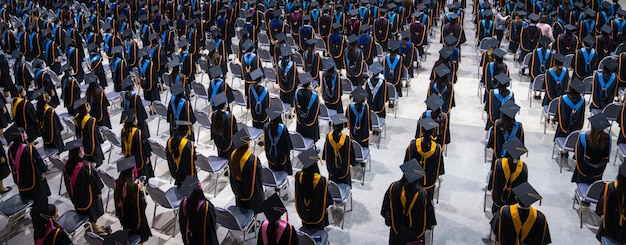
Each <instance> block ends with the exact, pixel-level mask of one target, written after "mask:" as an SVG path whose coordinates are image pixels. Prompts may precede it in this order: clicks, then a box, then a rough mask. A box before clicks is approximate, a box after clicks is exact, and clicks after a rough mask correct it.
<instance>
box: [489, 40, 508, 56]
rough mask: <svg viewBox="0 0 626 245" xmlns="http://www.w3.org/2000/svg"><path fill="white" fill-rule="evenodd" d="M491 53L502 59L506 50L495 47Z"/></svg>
mask: <svg viewBox="0 0 626 245" xmlns="http://www.w3.org/2000/svg"><path fill="white" fill-rule="evenodd" d="M496 40H497V39H496ZM492 54H493V55H495V56H496V57H498V58H500V59H502V58H504V56H505V55H506V52H505V51H504V50H502V49H499V48H497V49H495V50H493V53H492Z"/></svg>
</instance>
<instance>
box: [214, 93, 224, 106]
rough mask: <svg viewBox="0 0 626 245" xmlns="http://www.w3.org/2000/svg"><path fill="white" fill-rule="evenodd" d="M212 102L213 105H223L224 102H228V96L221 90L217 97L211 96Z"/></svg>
mask: <svg viewBox="0 0 626 245" xmlns="http://www.w3.org/2000/svg"><path fill="white" fill-rule="evenodd" d="M211 102H212V104H213V106H221V105H222V104H226V103H228V98H227V97H226V94H225V93H224V92H221V93H219V94H217V95H215V97H213V98H211Z"/></svg>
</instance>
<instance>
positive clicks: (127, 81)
mask: <svg viewBox="0 0 626 245" xmlns="http://www.w3.org/2000/svg"><path fill="white" fill-rule="evenodd" d="M134 89H135V83H134V82H133V79H132V75H128V76H127V77H126V78H124V81H123V82H122V90H124V91H126V92H130V91H133V90H134ZM130 95H131V94H130V93H126V98H130Z"/></svg>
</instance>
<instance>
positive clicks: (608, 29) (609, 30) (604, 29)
mask: <svg viewBox="0 0 626 245" xmlns="http://www.w3.org/2000/svg"><path fill="white" fill-rule="evenodd" d="M600 30H602V32H604V33H606V34H611V33H612V32H613V27H611V26H610V25H607V24H604V25H603V26H602V28H601V29H600Z"/></svg>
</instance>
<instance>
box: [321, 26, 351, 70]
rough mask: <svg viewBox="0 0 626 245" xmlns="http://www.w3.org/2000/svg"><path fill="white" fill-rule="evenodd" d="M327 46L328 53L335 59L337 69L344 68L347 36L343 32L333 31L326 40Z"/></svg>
mask: <svg viewBox="0 0 626 245" xmlns="http://www.w3.org/2000/svg"><path fill="white" fill-rule="evenodd" d="M326 47H328V54H329V55H330V57H331V58H333V60H335V65H336V67H335V68H336V69H337V70H341V69H343V68H344V67H343V59H344V57H343V55H344V51H345V48H346V43H345V38H344V36H343V34H341V33H338V32H336V31H333V32H332V33H330V34H329V35H328V40H327V41H326Z"/></svg>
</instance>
